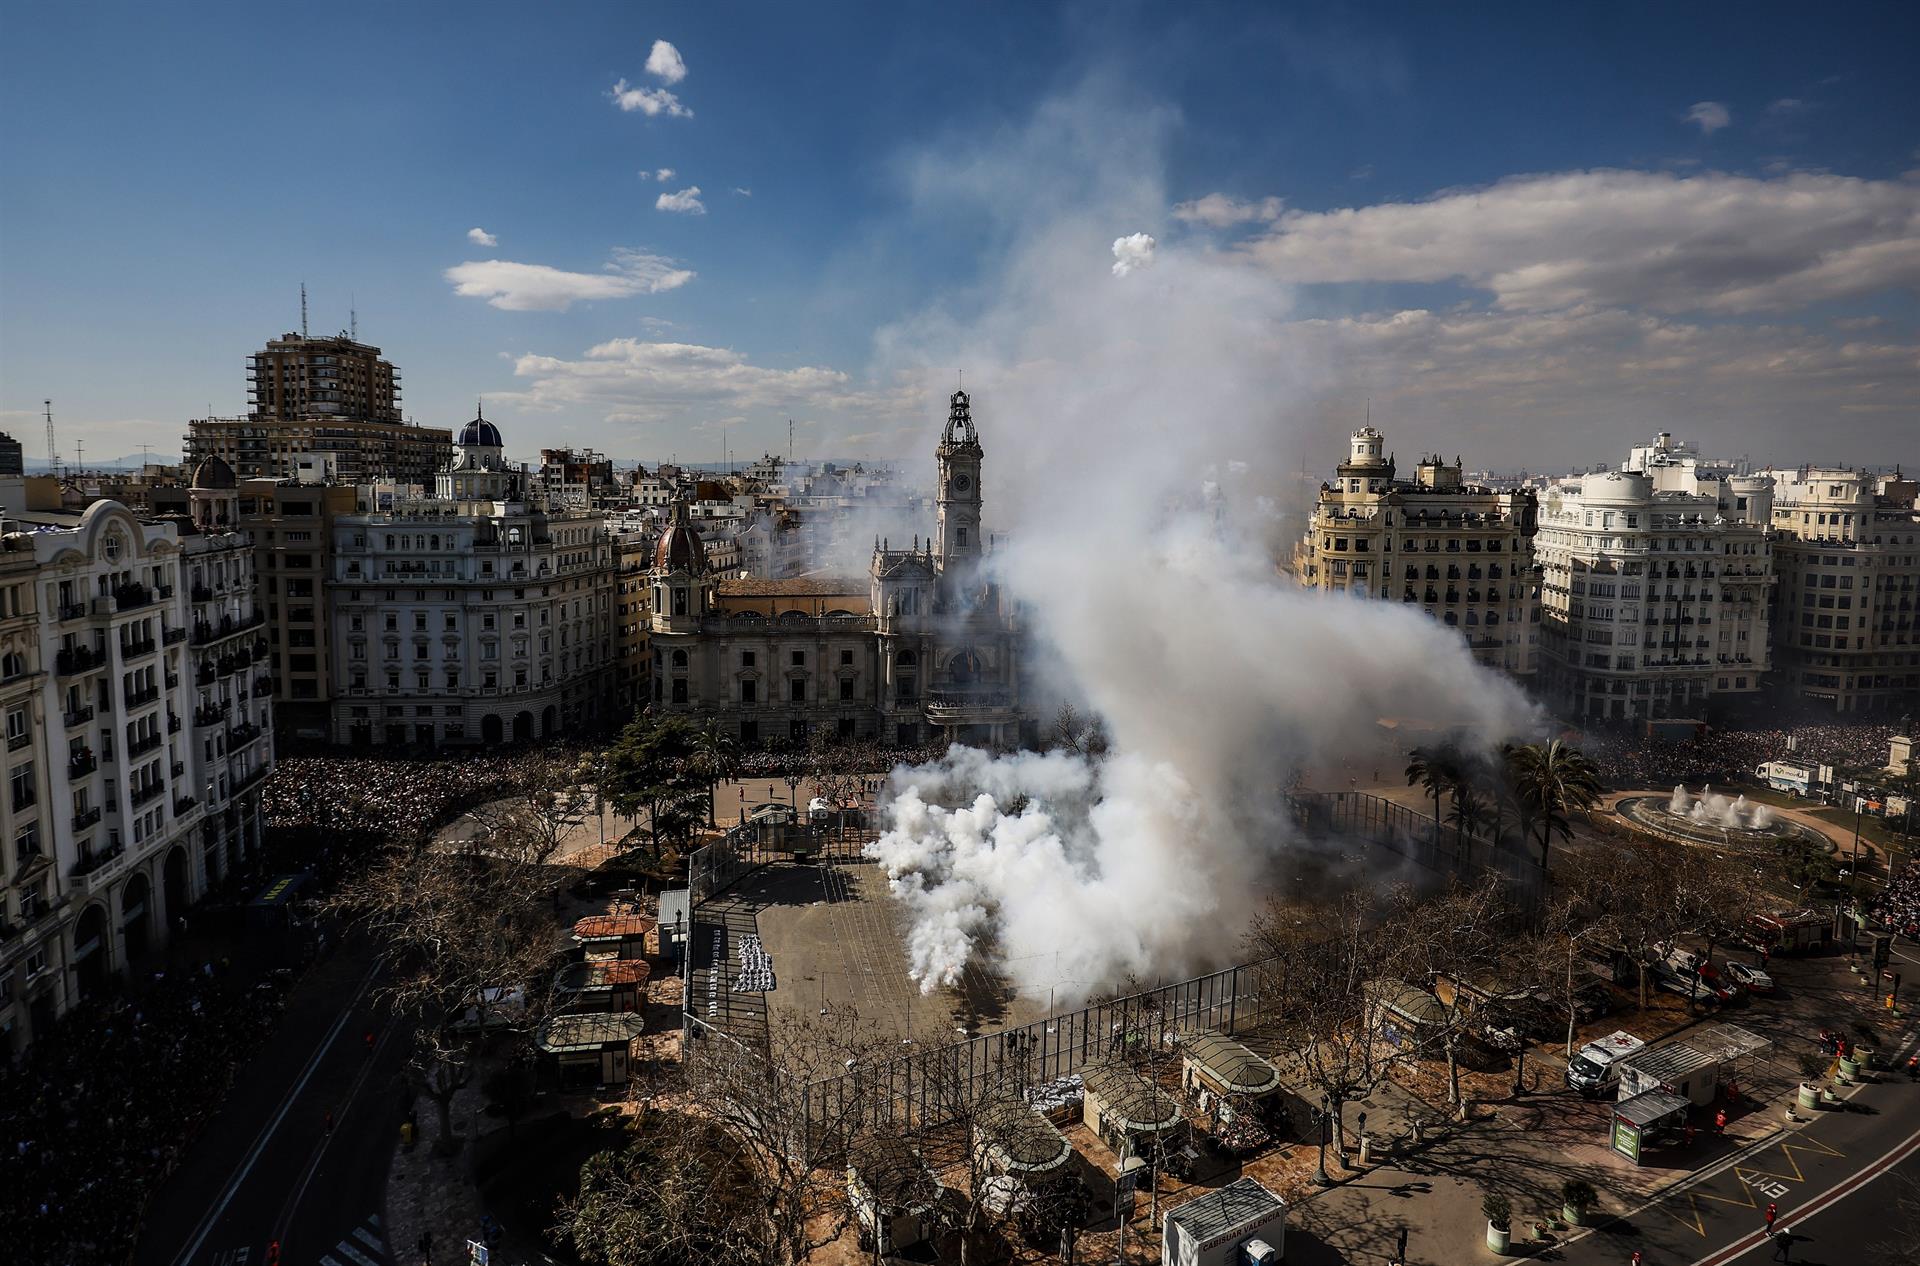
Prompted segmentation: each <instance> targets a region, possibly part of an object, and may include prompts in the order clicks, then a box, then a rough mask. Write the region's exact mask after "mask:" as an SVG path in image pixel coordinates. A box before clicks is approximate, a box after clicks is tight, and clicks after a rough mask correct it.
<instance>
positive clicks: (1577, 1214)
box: [1560, 1204, 1588, 1226]
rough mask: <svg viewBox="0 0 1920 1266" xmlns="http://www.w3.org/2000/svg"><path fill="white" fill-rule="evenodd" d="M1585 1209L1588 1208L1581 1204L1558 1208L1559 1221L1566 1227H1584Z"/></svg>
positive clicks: (1564, 1205)
mask: <svg viewBox="0 0 1920 1266" xmlns="http://www.w3.org/2000/svg"><path fill="white" fill-rule="evenodd" d="M1587 1208H1588V1206H1586V1205H1583V1204H1563V1205H1561V1206H1560V1220H1561V1221H1562V1222H1565V1223H1566V1224H1567V1225H1568V1226H1585V1225H1586V1224H1587Z"/></svg>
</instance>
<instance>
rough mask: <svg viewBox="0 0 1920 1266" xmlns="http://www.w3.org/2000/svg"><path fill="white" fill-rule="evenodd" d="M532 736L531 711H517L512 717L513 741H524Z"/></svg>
mask: <svg viewBox="0 0 1920 1266" xmlns="http://www.w3.org/2000/svg"><path fill="white" fill-rule="evenodd" d="M532 738H533V713H531V712H518V713H515V714H514V718H513V741H514V742H516V743H525V742H527V741H529V740H530V739H532Z"/></svg>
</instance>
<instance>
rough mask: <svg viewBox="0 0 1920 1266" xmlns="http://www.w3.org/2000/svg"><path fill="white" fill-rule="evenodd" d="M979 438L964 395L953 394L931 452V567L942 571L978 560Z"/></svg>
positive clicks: (966, 565) (958, 392)
mask: <svg viewBox="0 0 1920 1266" xmlns="http://www.w3.org/2000/svg"><path fill="white" fill-rule="evenodd" d="M982 456H984V454H983V453H982V452H981V450H980V435H979V433H978V432H977V431H975V430H974V429H973V410H972V407H971V402H970V401H969V400H968V399H967V393H966V392H964V391H956V392H954V393H953V396H952V398H951V399H950V400H949V401H948V412H947V429H946V431H945V433H943V434H942V435H941V437H940V447H939V448H937V449H935V450H934V457H935V459H936V460H937V461H938V463H939V504H940V519H939V534H938V535H937V536H936V537H935V538H934V558H935V560H936V561H935V565H936V566H937V567H939V569H940V570H941V571H942V572H945V571H946V570H947V569H948V567H949V566H950V565H953V564H958V567H957V568H956V570H965V569H967V568H970V567H971V566H972V565H973V564H974V563H976V562H978V561H979V559H980V555H981V551H982V546H983V542H982V541H981V540H980V459H981V457H982Z"/></svg>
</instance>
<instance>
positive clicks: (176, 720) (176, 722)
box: [167, 712, 180, 734]
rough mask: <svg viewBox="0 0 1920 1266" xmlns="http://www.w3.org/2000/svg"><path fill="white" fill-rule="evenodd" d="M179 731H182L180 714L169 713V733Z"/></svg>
mask: <svg viewBox="0 0 1920 1266" xmlns="http://www.w3.org/2000/svg"><path fill="white" fill-rule="evenodd" d="M179 732H180V716H179V714H178V713H174V712H169V713H167V733H169V734H178V733H179Z"/></svg>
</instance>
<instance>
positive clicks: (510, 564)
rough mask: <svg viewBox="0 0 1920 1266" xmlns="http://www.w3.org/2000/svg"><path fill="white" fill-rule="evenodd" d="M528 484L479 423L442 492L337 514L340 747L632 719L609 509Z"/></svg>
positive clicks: (488, 739)
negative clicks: (622, 665)
mask: <svg viewBox="0 0 1920 1266" xmlns="http://www.w3.org/2000/svg"><path fill="white" fill-rule="evenodd" d="M527 489H528V483H527V481H526V476H525V472H524V471H518V470H515V469H513V468H512V467H510V466H508V465H507V463H506V462H505V460H504V458H503V455H502V448H501V440H500V433H499V430H498V429H497V428H496V427H494V425H493V424H492V423H490V422H487V421H486V420H485V419H484V418H478V417H476V418H475V419H474V420H473V421H472V422H469V423H468V424H467V425H466V427H465V428H464V429H463V430H462V431H461V433H460V437H459V441H458V444H457V445H456V448H455V457H454V461H453V462H452V464H451V465H450V466H449V467H448V468H447V469H446V470H444V471H442V472H440V474H439V476H438V479H437V492H438V494H439V495H437V496H434V497H423V498H416V499H411V500H408V499H398V500H395V501H394V502H393V503H392V504H391V507H390V508H389V509H385V510H377V511H368V510H366V509H365V508H362V509H360V510H358V511H356V512H355V513H354V514H351V515H342V516H339V517H336V518H335V519H334V521H333V554H332V560H331V563H332V574H331V576H330V577H329V578H328V583H329V588H330V593H331V598H332V600H331V602H330V604H329V608H330V610H329V617H330V619H331V621H332V628H331V630H330V638H329V653H330V656H331V667H330V673H331V679H332V683H333V689H334V701H333V706H332V737H333V740H334V741H335V742H339V743H351V744H354V745H356V746H358V745H365V744H376V745H383V746H402V745H408V746H422V747H430V746H440V745H452V746H460V745H473V744H485V745H489V746H491V745H494V744H498V743H501V742H503V741H506V740H508V739H512V740H514V741H524V740H530V739H536V738H547V737H550V736H553V735H557V734H561V733H567V732H575V731H578V730H580V729H583V728H591V727H596V726H599V725H602V724H605V723H608V722H611V721H613V720H617V719H620V718H622V717H623V716H624V713H622V712H621V710H620V709H619V707H618V694H617V690H616V680H615V674H616V656H615V650H614V627H615V599H616V597H617V592H616V591H617V587H618V586H617V579H618V574H617V571H616V568H615V562H614V552H613V543H612V540H611V539H610V537H609V535H608V532H607V524H606V518H605V516H604V515H603V514H600V513H597V512H587V511H549V510H548V509H546V508H545V506H544V503H543V502H541V501H538V500H528V499H527Z"/></svg>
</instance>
